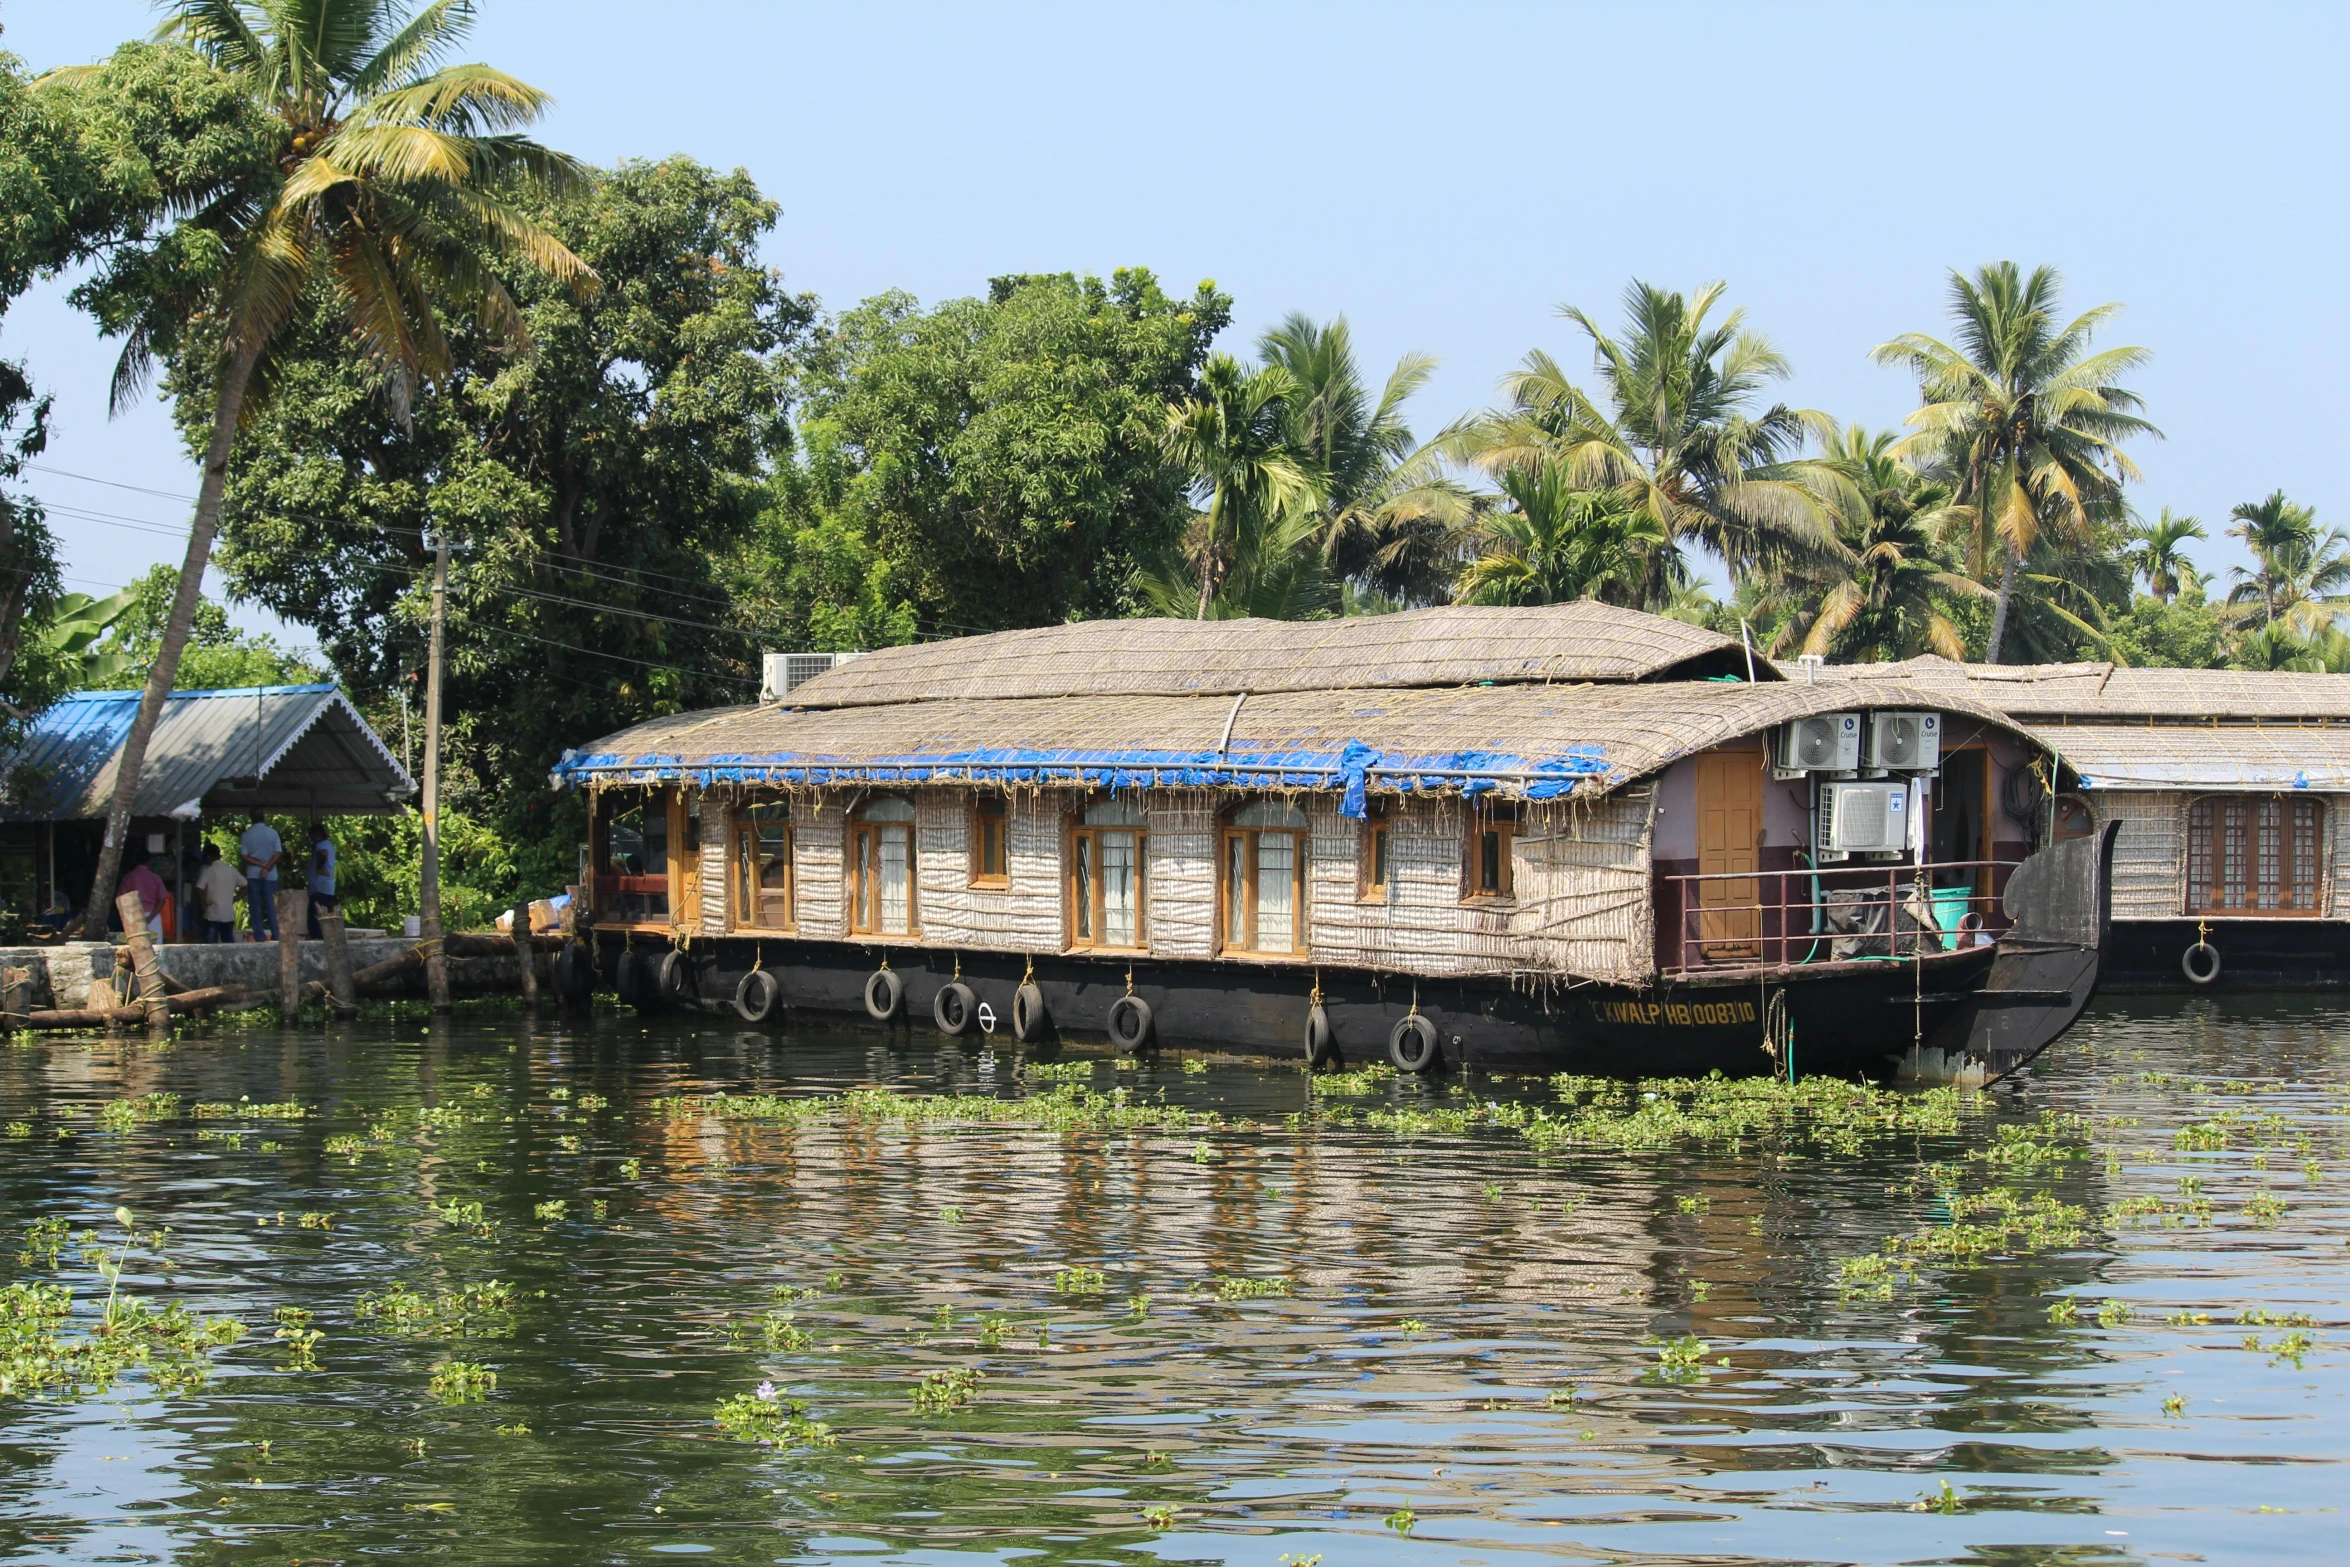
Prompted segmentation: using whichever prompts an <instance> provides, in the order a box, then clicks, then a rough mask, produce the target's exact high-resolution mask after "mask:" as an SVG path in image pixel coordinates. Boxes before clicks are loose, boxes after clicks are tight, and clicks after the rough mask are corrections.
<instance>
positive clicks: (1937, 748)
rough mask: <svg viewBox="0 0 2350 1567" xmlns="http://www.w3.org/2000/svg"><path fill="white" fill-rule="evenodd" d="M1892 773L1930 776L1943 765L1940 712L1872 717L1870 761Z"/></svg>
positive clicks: (1870, 716)
mask: <svg viewBox="0 0 2350 1567" xmlns="http://www.w3.org/2000/svg"><path fill="white" fill-rule="evenodd" d="M1865 765H1867V766H1869V767H1872V768H1883V769H1884V770H1885V771H1886V772H1889V773H1930V772H1932V771H1933V770H1934V769H1935V768H1937V767H1940V766H1941V765H1942V715H1941V714H1940V713H1871V714H1869V744H1868V761H1867V763H1866V764H1865Z"/></svg>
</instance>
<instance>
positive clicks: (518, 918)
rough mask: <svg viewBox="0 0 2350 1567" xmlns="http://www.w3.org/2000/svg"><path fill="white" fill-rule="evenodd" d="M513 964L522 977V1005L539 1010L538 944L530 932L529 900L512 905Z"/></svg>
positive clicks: (524, 899) (534, 1010)
mask: <svg viewBox="0 0 2350 1567" xmlns="http://www.w3.org/2000/svg"><path fill="white" fill-rule="evenodd" d="M514 964H515V967H516V968H517V969H518V970H519V971H520V972H521V975H522V1004H523V1005H524V1006H526V1007H528V1008H530V1009H531V1010H532V1011H533V1012H536V1011H537V1010H538V1009H539V944H538V939H537V938H536V937H534V936H533V935H532V934H531V931H530V900H529V899H528V898H523V899H521V900H519V901H518V902H516V903H515V905H514Z"/></svg>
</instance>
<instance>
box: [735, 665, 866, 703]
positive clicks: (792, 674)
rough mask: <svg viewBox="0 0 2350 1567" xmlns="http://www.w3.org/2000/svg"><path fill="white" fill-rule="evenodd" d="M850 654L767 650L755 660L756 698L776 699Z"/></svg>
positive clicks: (829, 669)
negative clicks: (757, 679) (756, 675)
mask: <svg viewBox="0 0 2350 1567" xmlns="http://www.w3.org/2000/svg"><path fill="white" fill-rule="evenodd" d="M856 656H857V655H856V654H854V653H767V654H763V655H761V657H760V659H759V700H760V701H762V702H780V701H782V700H783V699H784V698H785V697H787V696H789V695H791V694H792V692H793V691H794V690H796V689H798V687H799V686H800V685H801V684H803V683H804V682H806V681H810V680H813V679H815V678H816V677H817V676H818V675H821V674H827V673H829V672H830V671H832V670H834V669H837V668H839V667H840V666H841V665H843V664H845V663H847V662H848V661H849V660H850V659H852V658H855V657H856Z"/></svg>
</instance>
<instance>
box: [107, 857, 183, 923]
mask: <svg viewBox="0 0 2350 1567" xmlns="http://www.w3.org/2000/svg"><path fill="white" fill-rule="evenodd" d="M125 858H127V859H128V860H129V861H130V862H131V868H130V869H129V870H127V871H125V872H124V873H123V878H122V880H121V881H120V882H118V883H116V884H115V888H114V890H115V892H116V893H117V894H118V895H119V894H121V893H125V892H135V893H137V894H138V895H139V907H140V908H141V909H142V910H144V911H145V913H146V916H147V918H146V925H147V934H148V935H150V936H153V937H154V938H155V939H156V940H157V941H161V940H162V939H163V900H164V899H165V898H166V897H168V896H170V891H171V889H169V888H168V887H166V886H164V885H163V878H162V877H160V876H158V875H156V874H155V871H154V868H153V867H152V866H150V865H149V864H148V863H147V854H146V851H145V850H143V849H133V850H131V852H130V853H129V854H128V855H126V856H125Z"/></svg>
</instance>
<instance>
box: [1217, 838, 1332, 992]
mask: <svg viewBox="0 0 2350 1567" xmlns="http://www.w3.org/2000/svg"><path fill="white" fill-rule="evenodd" d="M1245 809H1247V807H1246V806H1245V805H1243V806H1236V807H1234V808H1233V810H1231V811H1230V812H1227V813H1226V819H1225V820H1224V821H1223V822H1222V823H1221V824H1219V826H1218V828H1217V831H1216V950H1217V952H1218V953H1219V954H1220V955H1222V956H1225V957H1234V958H1257V959H1263V960H1265V961H1268V962H1293V963H1304V962H1309V961H1311V959H1312V945H1311V944H1312V940H1313V917H1312V910H1311V909H1310V908H1309V907H1308V906H1307V903H1306V886H1307V881H1308V877H1307V875H1306V862H1307V858H1308V856H1309V854H1310V853H1311V849H1312V841H1313V836H1314V831H1313V825H1312V824H1311V823H1310V822H1309V823H1308V824H1307V825H1305V826H1303V827H1241V826H1237V825H1235V824H1234V823H1233V821H1232V820H1231V818H1232V817H1233V816H1237V815H1238V814H1239V813H1240V812H1241V811H1242V810H1245ZM1267 836H1279V837H1284V838H1288V839H1290V840H1292V847H1291V852H1290V860H1289V908H1290V926H1291V929H1290V935H1291V945H1290V946H1289V947H1288V948H1286V949H1276V950H1272V951H1268V950H1266V949H1265V948H1264V947H1261V946H1259V945H1257V940H1258V937H1259V935H1260V932H1259V931H1258V930H1257V895H1258V887H1259V885H1260V880H1261V878H1260V876H1259V873H1258V868H1257V867H1258V852H1259V846H1260V845H1261V844H1262V842H1263V840H1264V839H1265V838H1266V837H1267ZM1236 844H1237V845H1239V846H1240V850H1241V856H1242V859H1243V860H1244V862H1245V864H1246V866H1247V874H1246V875H1244V876H1242V877H1240V878H1239V887H1240V895H1241V917H1242V919H1243V920H1245V921H1246V922H1247V925H1248V931H1247V936H1248V941H1247V942H1246V944H1243V942H1242V941H1241V939H1240V933H1239V932H1236V931H1234V930H1233V929H1232V892H1233V884H1234V883H1233V869H1232V853H1233V848H1234V846H1235V845H1236Z"/></svg>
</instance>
